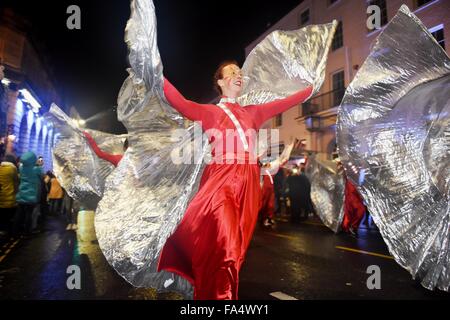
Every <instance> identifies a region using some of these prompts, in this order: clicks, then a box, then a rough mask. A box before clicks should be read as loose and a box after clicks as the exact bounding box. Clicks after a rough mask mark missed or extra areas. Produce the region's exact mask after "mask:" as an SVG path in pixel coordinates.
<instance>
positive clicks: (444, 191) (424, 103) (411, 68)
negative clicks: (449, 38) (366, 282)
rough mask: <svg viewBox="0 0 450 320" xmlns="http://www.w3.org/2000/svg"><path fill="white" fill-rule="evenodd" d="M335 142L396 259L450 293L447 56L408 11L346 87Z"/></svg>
mask: <svg viewBox="0 0 450 320" xmlns="http://www.w3.org/2000/svg"><path fill="white" fill-rule="evenodd" d="M337 139H338V146H339V155H340V158H341V160H342V162H343V164H344V167H345V169H346V172H347V175H348V177H349V178H350V179H351V180H352V181H353V183H355V185H360V186H359V188H358V190H359V191H360V192H361V195H362V196H363V197H364V199H365V201H366V202H367V206H368V208H369V211H370V212H371V214H372V216H373V218H374V221H375V223H376V224H377V226H378V227H379V229H380V232H381V234H382V236H383V238H384V241H385V242H386V244H387V246H388V248H389V251H390V252H391V254H392V255H393V256H394V258H395V260H396V261H397V262H398V263H399V264H400V265H401V266H402V267H404V268H405V269H407V270H408V271H409V272H410V273H411V274H412V275H413V277H418V278H419V279H421V281H422V285H423V286H424V287H426V288H428V289H434V288H436V287H437V288H439V289H441V290H446V291H448V290H449V286H450V246H449V241H450V234H449V232H450V214H449V177H450V152H449V150H450V148H449V146H450V59H449V57H448V56H447V54H446V53H445V51H444V50H443V49H442V48H441V46H440V45H439V44H438V43H437V42H436V40H435V39H434V38H433V36H432V35H431V34H430V33H429V32H428V30H427V28H426V27H425V26H424V25H423V24H422V23H421V22H420V20H419V19H418V18H417V17H416V16H415V15H414V14H412V13H411V12H410V11H409V9H408V8H407V7H406V6H402V7H401V8H400V10H399V12H398V13H397V15H396V16H395V17H394V18H393V19H392V21H391V22H390V23H389V24H388V25H387V26H386V28H385V30H384V31H383V32H382V33H381V34H380V35H379V37H378V39H377V40H376V42H375V45H374V47H373V49H372V51H371V53H370V55H369V57H368V58H367V60H366V61H365V62H364V64H363V66H362V67H361V69H360V70H359V71H358V74H357V75H356V76H355V79H354V80H353V82H352V83H351V84H350V86H349V87H348V89H347V92H346V94H345V96H344V99H343V101H342V104H341V106H340V109H339V113H338V124H337Z"/></svg>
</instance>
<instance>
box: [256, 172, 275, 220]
mask: <svg viewBox="0 0 450 320" xmlns="http://www.w3.org/2000/svg"><path fill="white" fill-rule="evenodd" d="M260 203H261V205H260V208H259V210H260V214H261V217H262V219H263V220H265V219H267V218H269V219H273V214H274V212H275V190H274V188H273V179H272V177H271V176H270V175H264V176H263V184H262V187H261V201H260Z"/></svg>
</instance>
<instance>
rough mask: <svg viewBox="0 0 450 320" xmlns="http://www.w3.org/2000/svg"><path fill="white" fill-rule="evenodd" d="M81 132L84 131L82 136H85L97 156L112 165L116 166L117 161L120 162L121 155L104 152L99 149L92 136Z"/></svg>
mask: <svg viewBox="0 0 450 320" xmlns="http://www.w3.org/2000/svg"><path fill="white" fill-rule="evenodd" d="M83 133H84V136H85V137H86V139H87V141H88V142H89V145H90V146H91V148H92V150H94V152H95V154H96V155H97V157H99V158H100V159H103V160H106V161H108V162H110V163H111V164H112V165H114V167H117V166H118V165H119V162H120V160H122V157H123V155H121V154H109V153H106V152H104V151H103V150H102V149H100V148H99V147H98V145H97V143H96V142H95V140H94V138H92V136H91V135H90V134H89V133H87V132H83Z"/></svg>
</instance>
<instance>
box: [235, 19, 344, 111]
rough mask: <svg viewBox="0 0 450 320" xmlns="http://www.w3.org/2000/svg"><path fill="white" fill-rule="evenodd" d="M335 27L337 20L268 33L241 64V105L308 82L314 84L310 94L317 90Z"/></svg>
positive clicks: (272, 97) (282, 95) (274, 96)
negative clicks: (242, 75)
mask: <svg viewBox="0 0 450 320" xmlns="http://www.w3.org/2000/svg"><path fill="white" fill-rule="evenodd" d="M336 27H337V21H333V22H332V23H327V24H321V25H310V26H307V27H304V28H301V29H299V30H293V31H280V30H277V31H273V32H272V33H270V34H269V35H268V36H267V37H266V38H265V39H264V40H262V41H261V42H260V43H259V44H258V45H257V46H256V47H255V48H254V49H253V50H252V51H251V52H250V54H249V55H248V57H247V59H246V60H245V63H244V66H243V67H242V72H243V74H244V87H243V89H242V95H241V96H240V97H239V99H238V100H239V103H240V104H241V106H246V105H252V104H261V103H265V102H270V101H272V100H275V99H280V98H285V97H287V96H289V95H291V94H293V93H295V92H297V91H300V90H302V89H305V88H306V87H308V86H313V93H312V95H314V94H315V93H317V92H319V90H320V88H321V87H322V84H323V81H324V79H325V67H326V62H327V58H328V51H329V50H330V47H331V42H332V40H333V36H334V33H335V31H336Z"/></svg>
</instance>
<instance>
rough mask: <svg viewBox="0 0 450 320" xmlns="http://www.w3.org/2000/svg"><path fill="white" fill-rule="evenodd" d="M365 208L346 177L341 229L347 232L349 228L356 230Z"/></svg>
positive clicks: (356, 191)
mask: <svg viewBox="0 0 450 320" xmlns="http://www.w3.org/2000/svg"><path fill="white" fill-rule="evenodd" d="M365 211H366V208H365V206H364V203H363V199H362V197H361V195H360V194H359V192H358V190H357V189H356V187H355V186H354V185H353V184H352V183H351V182H350V180H348V179H346V181H345V203H344V219H343V221H342V230H343V231H345V232H348V231H349V229H350V228H352V229H353V230H354V231H356V230H358V227H359V224H360V223H361V220H362V219H363V218H364V213H365Z"/></svg>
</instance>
